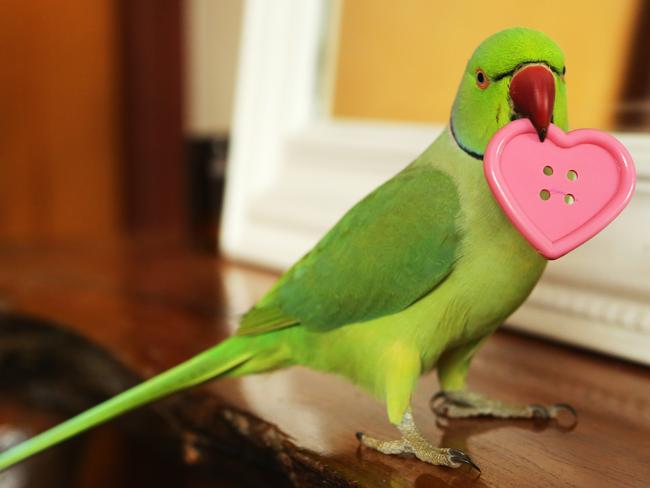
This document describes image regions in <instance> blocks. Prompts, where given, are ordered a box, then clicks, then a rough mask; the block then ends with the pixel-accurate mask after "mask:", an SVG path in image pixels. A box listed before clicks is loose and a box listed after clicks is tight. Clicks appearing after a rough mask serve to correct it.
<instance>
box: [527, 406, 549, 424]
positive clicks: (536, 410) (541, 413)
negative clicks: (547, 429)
mask: <svg viewBox="0 0 650 488" xmlns="http://www.w3.org/2000/svg"><path fill="white" fill-rule="evenodd" d="M528 408H530V409H531V410H532V411H533V417H534V418H536V419H543V420H548V419H550V418H551V414H550V413H549V411H548V409H547V408H546V407H545V406H544V405H539V404H537V403H533V404H531V405H528Z"/></svg>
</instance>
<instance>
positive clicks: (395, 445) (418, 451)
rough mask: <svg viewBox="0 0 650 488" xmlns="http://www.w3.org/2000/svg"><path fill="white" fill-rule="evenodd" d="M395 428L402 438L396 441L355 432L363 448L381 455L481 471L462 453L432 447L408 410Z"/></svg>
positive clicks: (455, 450)
mask: <svg viewBox="0 0 650 488" xmlns="http://www.w3.org/2000/svg"><path fill="white" fill-rule="evenodd" d="M397 428H398V429H399V431H400V433H401V434H402V438H401V439H398V440H393V441H381V440H379V439H375V438H374V437H370V436H369V435H366V434H364V433H362V432H357V439H359V441H360V442H361V444H363V445H364V446H366V447H369V448H371V449H374V450H376V451H379V452H381V453H383V454H413V455H414V456H415V457H416V458H418V459H419V460H420V461H424V462H425V463H429V464H434V465H436V466H448V467H450V468H458V467H460V466H462V465H463V464H467V465H469V466H472V467H473V468H474V469H476V470H477V471H479V472H480V471H481V470H480V468H479V467H478V466H477V465H476V464H475V463H474V461H472V460H471V458H470V457H469V456H468V455H467V454H465V453H464V452H463V451H461V450H459V449H448V448H439V447H434V446H432V445H431V444H430V443H429V442H428V441H427V440H426V439H425V438H424V437H422V434H420V432H419V431H418V430H417V428H416V426H415V422H414V421H413V415H412V413H411V410H410V409H409V410H407V411H406V413H405V414H404V418H403V419H402V422H401V423H400V425H398V426H397Z"/></svg>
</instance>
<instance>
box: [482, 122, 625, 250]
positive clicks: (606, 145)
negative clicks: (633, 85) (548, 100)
mask: <svg viewBox="0 0 650 488" xmlns="http://www.w3.org/2000/svg"><path fill="white" fill-rule="evenodd" d="M484 170H485V178H486V179H487V181H488V184H489V186H490V188H491V189H492V192H493V193H494V196H495V197H496V199H497V201H498V202H499V205H501V207H502V208H503V210H504V212H505V213H506V215H507V216H508V218H509V219H510V221H511V222H512V223H513V224H514V226H515V227H516V228H517V229H518V230H519V232H521V233H522V234H523V236H524V237H525V238H526V239H527V240H528V242H530V244H531V245H532V246H533V247H534V248H535V249H537V250H538V251H539V253H540V254H541V255H542V256H544V257H545V258H547V259H557V258H559V257H561V256H564V255H565V254H566V253H568V252H569V251H572V250H573V249H575V248H576V247H578V246H579V245H581V244H583V243H584V242H585V241H587V240H588V239H591V238H592V237H593V236H595V235H596V234H597V233H598V232H600V231H601V230H602V229H604V228H605V227H606V226H607V225H608V224H609V223H610V222H611V221H612V220H614V219H615V218H616V216H617V215H618V214H619V213H620V212H621V211H622V210H623V209H624V208H625V206H626V205H627V204H628V202H629V201H630V198H631V197H632V193H633V192H634V184H635V179H636V173H635V170H634V163H633V162H632V157H631V156H630V153H629V152H628V151H627V150H626V149H625V147H624V146H623V145H622V144H621V143H620V142H619V141H618V140H617V139H615V138H614V137H612V136H610V135H609V134H606V133H604V132H600V131H597V130H592V129H579V130H574V131H571V132H569V133H566V134H565V133H564V132H563V131H562V129H560V128H559V127H556V126H554V125H552V124H551V125H550V127H549V129H548V135H547V137H546V140H545V141H544V142H543V143H542V142H540V140H539V138H538V136H537V132H536V131H535V128H534V127H533V125H532V124H531V123H530V121H529V120H528V119H519V120H515V121H514V122H511V123H509V124H508V125H506V126H505V127H503V128H502V129H501V130H499V131H498V132H497V133H496V134H495V135H494V137H493V138H492V139H491V140H490V142H489V144H488V146H487V149H486V151H485V157H484Z"/></svg>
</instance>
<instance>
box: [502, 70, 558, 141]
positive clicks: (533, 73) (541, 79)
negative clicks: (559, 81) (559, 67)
mask: <svg viewBox="0 0 650 488" xmlns="http://www.w3.org/2000/svg"><path fill="white" fill-rule="evenodd" d="M510 99H511V100H512V104H513V106H514V109H515V112H516V113H517V114H518V115H523V116H524V117H528V118H529V119H530V121H531V123H532V124H533V126H534V127H535V130H537V135H538V136H539V140H540V141H541V142H544V139H546V133H547V132H548V126H549V124H550V123H551V115H552V114H553V103H554V102H555V79H554V78H553V73H551V70H550V69H548V68H547V67H546V66H543V65H540V64H533V65H529V66H526V67H524V68H523V69H520V70H519V71H517V72H516V73H515V74H514V76H513V77H512V80H511V81H510Z"/></svg>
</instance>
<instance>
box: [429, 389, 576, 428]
mask: <svg viewBox="0 0 650 488" xmlns="http://www.w3.org/2000/svg"><path fill="white" fill-rule="evenodd" d="M429 405H430V407H431V410H433V412H434V413H435V414H436V415H438V416H439V417H447V418H468V417H496V418H502V419H543V420H550V419H557V418H558V417H559V416H560V414H561V412H568V413H569V414H571V416H572V417H573V425H575V424H576V423H577V421H578V414H577V412H576V410H575V409H574V408H573V407H572V406H571V405H568V404H566V403H556V404H554V405H538V404H530V405H515V404H510V403H506V402H502V401H499V400H492V399H490V398H486V397H484V396H482V395H480V394H478V393H473V392H470V391H465V390H457V391H439V392H438V393H436V394H435V395H433V397H431V400H430V402H429Z"/></svg>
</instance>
